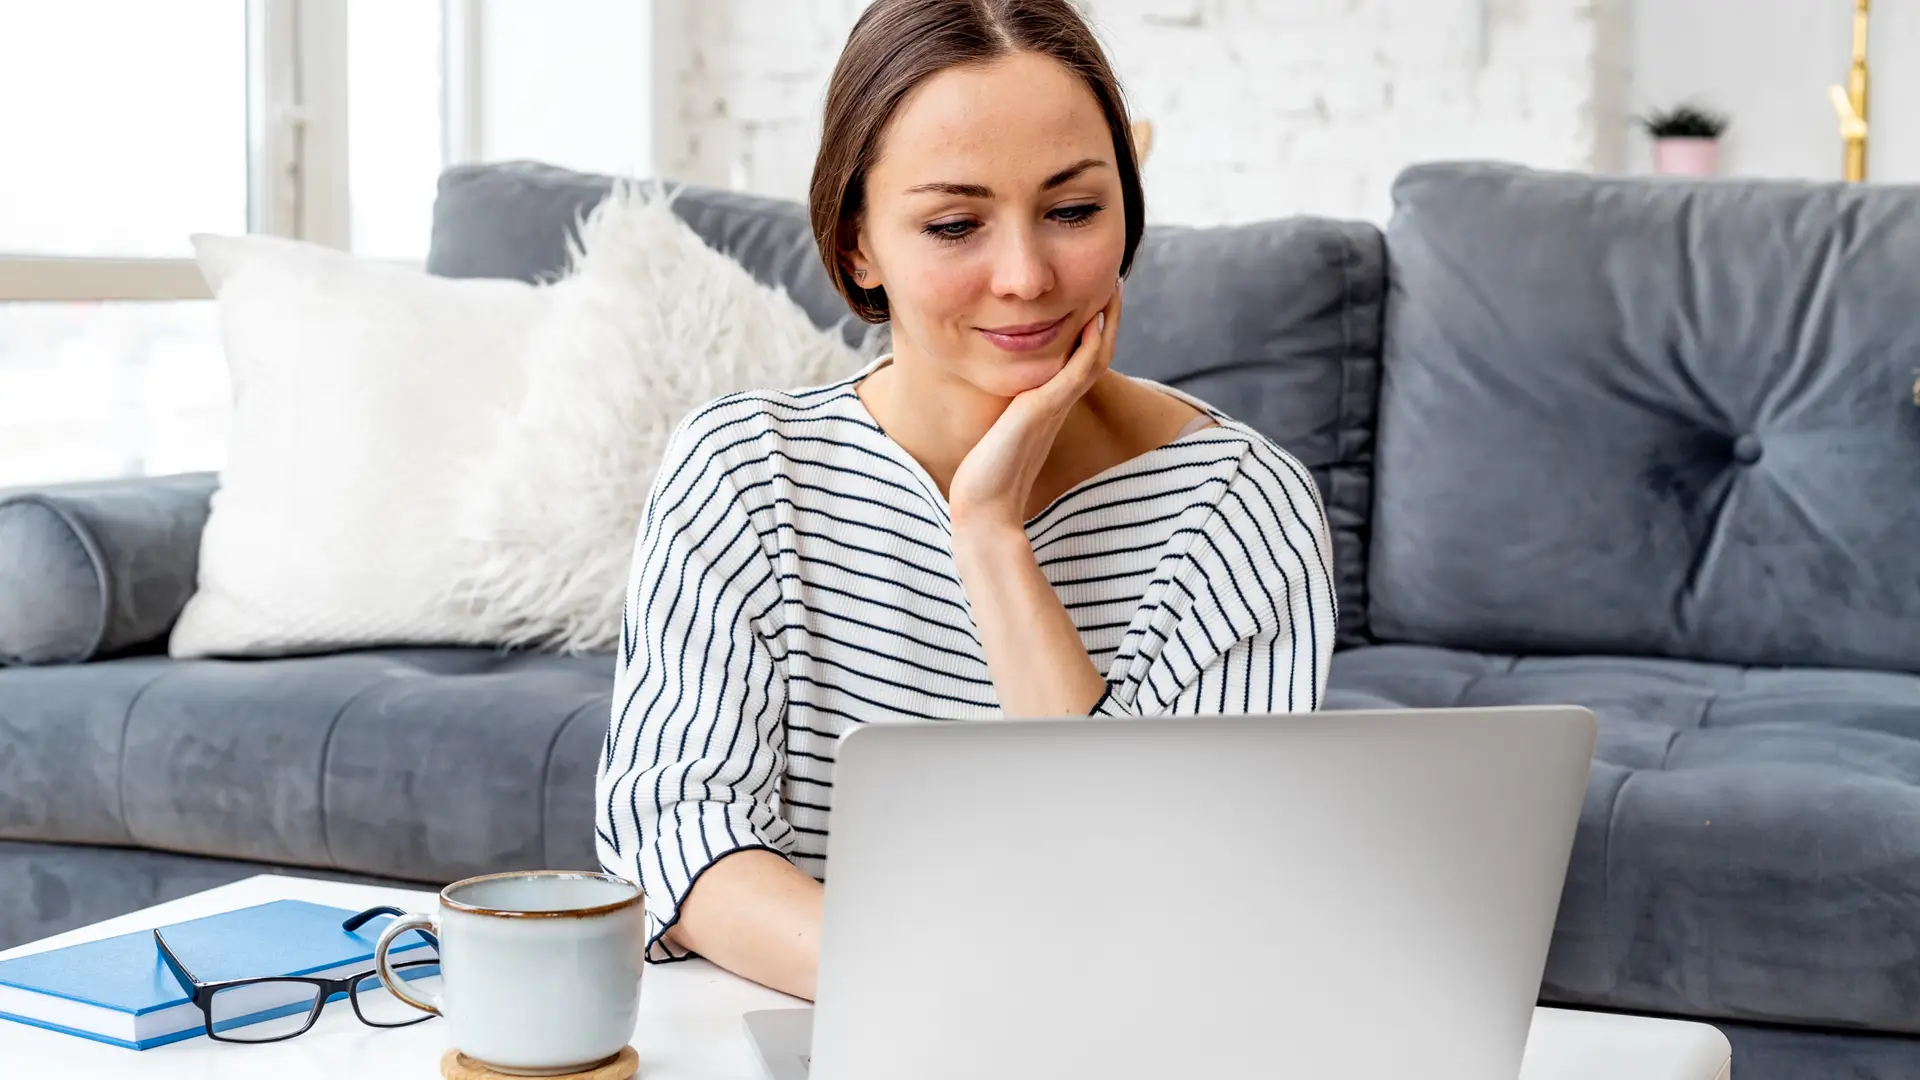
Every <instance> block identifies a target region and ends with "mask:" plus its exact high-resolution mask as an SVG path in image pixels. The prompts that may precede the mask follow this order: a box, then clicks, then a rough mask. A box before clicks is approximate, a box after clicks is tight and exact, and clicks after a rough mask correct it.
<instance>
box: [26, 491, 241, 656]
mask: <svg viewBox="0 0 1920 1080" xmlns="http://www.w3.org/2000/svg"><path fill="white" fill-rule="evenodd" d="M215 484H216V479H215V477H214V476H213V474H211V473H191V474H183V475H179V476H164V477H140V478H133V479H126V480H102V481H92V482H86V483H75V484H60V485H54V486H50V487H41V488H20V489H15V490H10V491H0V665H6V664H71V663H80V662H82V661H86V660H91V659H93V658H94V657H96V656H104V655H109V654H112V653H116V652H123V651H126V650H130V649H135V648H139V647H141V646H144V645H148V644H151V643H153V642H155V641H158V640H160V639H162V638H164V637H165V636H166V634H167V631H168V630H170V629H171V628H172V627H173V623H174V620H175V619H176V618H178V617H179V614H180V609H181V608H182V607H183V606H184V605H185V604H186V602H187V599H188V598H189V597H191V596H192V595H193V589H194V582H195V569H196V567H197V566H198V563H199V552H200V530H201V528H202V527H204V526H205V525H206V523H207V508H208V500H209V499H210V498H211V497H212V494H213V489H214V486H215Z"/></svg>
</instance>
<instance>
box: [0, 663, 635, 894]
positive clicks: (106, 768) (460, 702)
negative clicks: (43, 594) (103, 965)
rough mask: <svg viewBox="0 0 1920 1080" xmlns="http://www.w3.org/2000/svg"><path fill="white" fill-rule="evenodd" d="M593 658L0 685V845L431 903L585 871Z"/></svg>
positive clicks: (146, 666)
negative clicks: (197, 867)
mask: <svg viewBox="0 0 1920 1080" xmlns="http://www.w3.org/2000/svg"><path fill="white" fill-rule="evenodd" d="M612 687H613V660H612V657H611V656H598V655H590V656H584V657H571V658H569V657H561V656H555V655H550V654H536V653H525V654H503V653H497V652H493V651H489V650H485V649H394V650H378V651H366V652H349V653H337V654H333V655H328V656H317V657H300V658H289V659H278V660H257V661H213V660H195V661H171V660H166V659H163V658H160V657H132V658H127V659H121V660H113V661H106V662H101V663H93V664H87V665H82V666H65V667H43V668H12V669H5V670H0V746H4V747H5V748H6V751H5V752H4V753H0V839H7V840H50V841H63V842H68V843H87V844H113V845H130V846H137V847H145V848H156V849H160V850H164V851H177V852H187V853H191V854H196V855H207V856H214V857H219V858H228V859H246V860H253V861H258V862H265V863H273V864H278V865H282V866H294V867H315V868H320V869H331V870H343V871H351V872H354V873H360V874H372V875H378V876H382V877H390V878H398V879H404V880H410V881H429V882H435V881H437V882H445V881H451V880H454V879H457V878H461V877H466V876H470V875H472V874H478V873H486V872H492V871H499V870H511V869H530V868H540V867H554V868H568V869H577V868H587V869H591V868H595V867H597V865H598V862H597V860H596V858H595V856H594V852H593V811H592V804H593V775H594V768H595V765H596V763H597V761H598V755H599V750H600V744H601V742H602V741H603V740H604V738H605V734H606V724H607V713H608V708H609V702H610V695H611V693H612Z"/></svg>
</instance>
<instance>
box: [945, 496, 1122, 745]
mask: <svg viewBox="0 0 1920 1080" xmlns="http://www.w3.org/2000/svg"><path fill="white" fill-rule="evenodd" d="M953 551H954V560H955V563H956V566H957V568H958V569H959V571H960V581H961V584H962V586H964V587H965V589H966V591H967V602H968V604H969V605H971V606H972V608H973V621H974V625H975V626H977V627H978V628H979V630H980V643H981V645H982V646H983V647H984V649H985V651H986V658H987V671H988V673H989V674H990V675H991V676H992V678H993V688H994V690H995V692H996V693H998V695H999V697H1000V707H1001V709H1002V711H1003V712H1005V714H1006V715H1008V716H1081V715H1085V714H1086V713H1087V712H1088V711H1090V710H1091V709H1092V708H1093V707H1094V705H1095V704H1096V703H1098V702H1099V700H1100V697H1101V695H1103V694H1105V693H1106V689H1107V684H1106V680H1105V679H1104V678H1102V677H1101V675H1100V672H1099V671H1098V670H1096V669H1095V668H1094V666H1093V661H1092V660H1091V659H1089V658H1088V656H1087V650H1086V646H1085V645H1084V644H1082V643H1081V641H1080V632H1079V630H1078V629H1077V628H1075V626H1074V625H1073V618H1072V616H1070V615H1068V614H1067V609H1066V608H1065V607H1064V606H1063V605H1062V604H1061V603H1060V596H1059V594H1058V593H1056V592H1054V591H1053V584H1052V583H1051V582H1049V581H1048V580H1047V576H1046V574H1045V573H1043V572H1042V571H1041V570H1040V564H1039V563H1038V561H1036V560H1035V559H1034V556H1033V547H1032V545H1031V544H1030V543H1029V542H1028V540H1027V536H1026V532H1025V531H1024V530H1022V529H1020V528H1018V527H1010V526H998V527H979V528H956V529H955V531H954V538H953Z"/></svg>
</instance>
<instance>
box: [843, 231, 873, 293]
mask: <svg viewBox="0 0 1920 1080" xmlns="http://www.w3.org/2000/svg"><path fill="white" fill-rule="evenodd" d="M871 251H872V247H871V245H869V244H868V243H867V228H866V226H865V225H862V226H861V227H860V231H859V232H858V233H856V234H855V236H854V246H853V250H851V251H849V252H847V253H846V254H845V255H843V256H842V258H843V259H844V260H845V262H846V264H847V273H849V274H851V275H853V283H854V284H855V285H858V286H860V287H861V288H863V289H877V288H879V287H880V285H881V280H880V267H879V265H878V264H876V263H875V262H874V261H873V256H872V254H871Z"/></svg>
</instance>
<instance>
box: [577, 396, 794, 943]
mask: <svg viewBox="0 0 1920 1080" xmlns="http://www.w3.org/2000/svg"><path fill="white" fill-rule="evenodd" d="M707 434H708V437H707V438H704V439H703V438H702V433H701V430H700V426H699V425H697V424H696V425H692V426H683V427H682V428H681V430H680V431H678V432H676V434H675V436H674V439H673V442H672V444H671V446H670V448H669V450H668V452H667V454H666V455H665V457H664V459H663V461H662V464H661V469H660V473H659V476H658V477H657V478H656V480H655V483H654V487H653V490H652V492H651V494H650V495H649V497H648V501H647V510H646V515H645V518H644V520H643V522H642V524H641V527H640V535H639V539H638V541H637V542H636V544H635V547H634V557H633V568H632V573H631V577H630V581H629V584H628V592H627V600H626V613H625V616H624V618H623V620H622V631H621V643H620V649H619V655H618V656H617V657H616V659H615V677H614V695H613V707H612V715H611V717H610V718H609V723H608V729H607V738H606V743H605V745H604V747H603V750H602V757H601V761H600V770H599V778H598V781H597V783H596V785H595V794H596V797H597V802H598V808H597V816H598V820H599V829H598V837H597V846H598V851H599V856H600V861H601V864H602V865H603V866H604V867H605V868H606V869H607V871H608V872H609V873H614V874H618V875H620V876H622V877H626V878H629V879H631V880H635V881H637V882H639V883H640V885H641V887H642V888H643V889H644V890H645V891H646V906H647V922H648V927H647V929H648V935H647V936H648V958H649V959H650V960H654V961H664V960H676V959H684V958H685V957H686V956H687V955H688V954H687V953H686V952H684V951H683V950H679V949H675V948H672V947H671V946H669V945H668V944H667V943H666V942H665V941H664V940H662V938H663V935H664V934H665V933H666V932H667V931H668V930H670V929H672V927H673V925H674V924H675V923H676V922H677V921H678V919H679V916H680V903H681V901H682V900H683V899H685V897H686V895H687V893H688V892H689V891H691V890H692V888H693V886H694V883H695V882H697V881H698V880H699V878H700V875H701V874H702V873H703V872H704V871H705V870H706V869H707V868H708V867H710V866H712V865H713V864H714V863H715V862H717V861H719V860H720V859H721V858H722V857H724V856H726V855H729V854H732V853H734V852H737V851H743V850H751V849H755V848H764V849H768V850H772V851H776V852H779V853H781V854H782V855H788V854H790V853H791V851H792V848H793V830H792V828H791V826H789V825H788V824H787V823H786V821H785V820H784V819H783V818H782V816H781V815H780V813H779V812H778V809H777V797H778V792H779V790H780V783H781V778H782V776H783V775H784V774H785V772H786V750H785V745H786V740H785V736H784V734H783V725H784V723H785V715H786V701H787V696H786V681H785V678H784V675H783V669H782V666H781V664H780V663H779V662H778V661H777V659H776V657H775V655H774V650H773V648H772V647H771V646H770V644H769V642H768V641H767V640H766V639H765V638H763V637H762V634H761V629H760V628H761V626H762V625H763V623H764V619H765V616H766V615H767V613H768V612H770V611H771V610H773V609H774V608H775V607H776V606H777V605H778V603H779V587H778V584H777V582H776V581H775V579H774V574H773V565H772V561H771V560H770V559H769V558H768V556H767V554H766V551H765V549H764V548H762V547H761V545H760V542H759V538H758V536H757V535H756V533H755V531H754V528H753V524H752V522H751V520H750V519H749V516H748V513H747V511H746V509H745V508H744V507H743V506H742V505H741V504H740V502H739V499H738V497H737V493H736V488H735V486H734V481H735V477H734V476H733V474H732V473H731V472H730V471H729V467H728V465H727V464H726V463H725V462H724V461H723V460H722V459H719V458H716V457H714V456H712V455H713V453H714V444H715V443H717V442H718V441H719V439H718V438H716V437H714V433H713V432H712V431H711V430H709V431H708V433H707Z"/></svg>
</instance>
